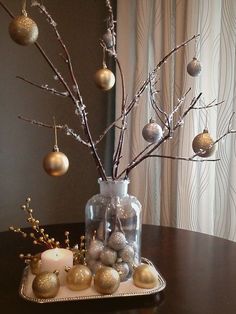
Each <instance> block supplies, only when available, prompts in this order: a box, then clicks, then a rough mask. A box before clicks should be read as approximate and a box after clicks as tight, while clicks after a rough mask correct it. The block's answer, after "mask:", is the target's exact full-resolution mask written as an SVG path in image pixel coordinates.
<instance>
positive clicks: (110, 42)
mask: <svg viewBox="0 0 236 314" xmlns="http://www.w3.org/2000/svg"><path fill="white" fill-rule="evenodd" d="M102 39H103V41H104V43H105V45H106V47H107V48H108V49H110V48H112V47H114V46H115V43H116V39H115V37H114V36H112V32H111V30H110V29H108V30H107V31H106V33H105V34H104V35H103V36H102Z"/></svg>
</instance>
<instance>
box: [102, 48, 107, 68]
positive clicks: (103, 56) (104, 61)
mask: <svg viewBox="0 0 236 314" xmlns="http://www.w3.org/2000/svg"><path fill="white" fill-rule="evenodd" d="M102 66H103V69H106V68H107V65H106V49H105V48H104V47H103V55H102Z"/></svg>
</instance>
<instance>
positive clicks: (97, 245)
mask: <svg viewBox="0 0 236 314" xmlns="http://www.w3.org/2000/svg"><path fill="white" fill-rule="evenodd" d="M103 248H104V245H103V243H102V242H101V241H99V240H92V241H91V243H90V245H89V248H88V253H87V255H88V257H89V258H91V259H99V256H100V254H101V252H102V250H103Z"/></svg>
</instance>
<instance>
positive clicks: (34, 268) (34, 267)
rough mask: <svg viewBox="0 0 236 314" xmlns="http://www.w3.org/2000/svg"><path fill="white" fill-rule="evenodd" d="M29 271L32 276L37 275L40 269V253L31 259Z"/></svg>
mask: <svg viewBox="0 0 236 314" xmlns="http://www.w3.org/2000/svg"><path fill="white" fill-rule="evenodd" d="M29 265H30V270H31V273H32V274H33V275H38V274H39V273H40V269H41V253H39V254H36V255H35V256H33V257H32V259H31V261H30V263H29Z"/></svg>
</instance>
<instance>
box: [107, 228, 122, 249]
mask: <svg viewBox="0 0 236 314" xmlns="http://www.w3.org/2000/svg"><path fill="white" fill-rule="evenodd" d="M108 245H109V247H110V248H112V249H113V250H115V251H119V250H122V249H123V248H124V247H125V246H126V239H125V236H124V234H123V233H122V232H119V231H115V232H113V233H112V234H111V236H110V238H109V240H108Z"/></svg>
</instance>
